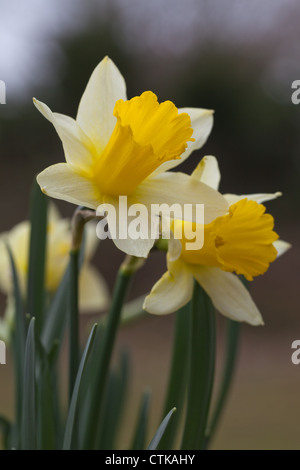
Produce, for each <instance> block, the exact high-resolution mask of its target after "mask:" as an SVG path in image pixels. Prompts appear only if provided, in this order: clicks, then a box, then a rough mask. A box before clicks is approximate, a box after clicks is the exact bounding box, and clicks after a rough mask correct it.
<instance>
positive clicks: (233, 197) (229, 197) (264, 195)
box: [223, 191, 282, 206]
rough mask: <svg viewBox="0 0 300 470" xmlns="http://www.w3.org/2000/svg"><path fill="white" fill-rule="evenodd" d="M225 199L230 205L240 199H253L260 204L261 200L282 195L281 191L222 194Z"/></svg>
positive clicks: (268, 199) (269, 199)
mask: <svg viewBox="0 0 300 470" xmlns="http://www.w3.org/2000/svg"><path fill="white" fill-rule="evenodd" d="M223 196H224V197H225V199H226V201H227V202H228V204H229V205H230V206H232V204H235V203H236V202H238V201H241V200H242V199H245V198H246V199H248V200H249V201H255V202H257V203H258V204H262V203H263V202H267V201H272V199H276V198H277V197H280V196H282V193H281V192H279V191H277V192H276V193H257V194H242V195H237V194H223Z"/></svg>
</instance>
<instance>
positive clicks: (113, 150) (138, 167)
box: [93, 91, 194, 196]
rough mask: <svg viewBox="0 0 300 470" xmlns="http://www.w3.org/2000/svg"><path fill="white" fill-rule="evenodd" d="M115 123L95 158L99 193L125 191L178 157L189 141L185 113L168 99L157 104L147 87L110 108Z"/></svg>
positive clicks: (120, 193)
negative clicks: (139, 93) (107, 140)
mask: <svg viewBox="0 0 300 470" xmlns="http://www.w3.org/2000/svg"><path fill="white" fill-rule="evenodd" d="M114 115H115V116H116V118H117V123H116V126H115V128H114V130H113V133H112V135H111V137H110V140H109V142H108V144H107V145H106V147H105V149H104V150H103V152H102V154H101V155H100V156H99V158H98V159H97V162H96V164H95V168H94V171H93V174H94V180H95V182H96V184H97V185H98V187H99V190H100V191H101V193H102V194H106V195H110V196H120V195H129V194H131V193H132V192H133V191H134V189H135V188H136V187H137V186H138V185H139V184H140V183H141V182H142V181H143V180H144V179H145V178H147V176H149V175H150V174H151V173H152V172H153V171H154V170H155V169H156V168H157V167H158V166H160V165H161V164H162V163H163V162H165V161H167V160H173V159H177V158H180V155H181V154H182V153H183V152H184V150H185V149H186V147H187V141H192V140H194V139H192V137H191V136H192V134H193V129H192V128H191V120H190V117H189V115H188V114H186V113H181V114H179V113H178V109H177V108H176V106H175V105H174V104H173V103H172V102H171V101H165V102H163V103H161V104H159V103H158V102H157V97H156V95H155V94H154V93H152V92H151V91H146V92H144V93H143V94H142V95H141V96H136V97H135V98H132V99H131V100H129V101H123V100H119V101H117V102H116V105H115V108H114Z"/></svg>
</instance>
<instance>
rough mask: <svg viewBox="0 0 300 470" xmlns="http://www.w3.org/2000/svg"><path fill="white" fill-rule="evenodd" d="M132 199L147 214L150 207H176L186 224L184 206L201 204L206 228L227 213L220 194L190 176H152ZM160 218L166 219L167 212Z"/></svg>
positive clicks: (226, 207) (224, 202)
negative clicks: (145, 207)
mask: <svg viewBox="0 0 300 470" xmlns="http://www.w3.org/2000/svg"><path fill="white" fill-rule="evenodd" d="M131 197H132V199H135V200H136V201H137V202H139V203H142V204H145V205H146V206H147V207H148V208H149V210H151V205H153V204H156V205H157V204H158V205H160V204H167V205H169V206H172V205H173V204H178V205H179V206H180V207H181V209H182V218H184V219H185V220H188V218H187V211H184V207H183V206H184V204H204V222H205V223H206V224H207V223H209V222H211V221H212V220H214V219H215V218H216V217H219V216H221V215H224V214H226V212H227V211H228V203H227V201H226V200H225V199H224V198H223V196H222V195H221V194H220V193H218V192H217V191H216V190H214V189H213V188H210V187H209V186H207V185H206V184H204V183H201V182H200V181H197V180H195V179H193V178H191V177H190V176H189V175H186V174H184V173H179V172H178V173H177V172H176V173H175V172H166V173H161V174H160V175H156V176H152V175H151V176H150V177H149V178H147V179H146V180H145V181H143V182H142V183H141V184H140V186H139V187H138V188H137V189H136V190H135V191H134V193H133V194H132V195H131ZM153 209H154V208H153ZM163 215H165V216H166V217H168V215H170V214H169V212H168V210H167V208H166V213H165V214H163ZM177 218H178V217H177ZM179 218H180V217H179Z"/></svg>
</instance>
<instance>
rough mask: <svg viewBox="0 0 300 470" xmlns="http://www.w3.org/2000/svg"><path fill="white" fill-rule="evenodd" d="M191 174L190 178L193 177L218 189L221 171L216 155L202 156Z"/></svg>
mask: <svg viewBox="0 0 300 470" xmlns="http://www.w3.org/2000/svg"><path fill="white" fill-rule="evenodd" d="M191 176H192V178H195V179H196V180H198V181H201V182H202V183H205V184H207V185H208V186H210V187H211V188H214V189H217V190H218V188H219V183H220V179H221V173H220V170H219V165H218V160H217V159H216V157H213V156H206V157H203V158H202V160H201V161H200V162H199V164H198V165H197V167H196V168H195V170H194V171H193V173H192V175H191Z"/></svg>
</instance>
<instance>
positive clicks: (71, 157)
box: [33, 99, 97, 174]
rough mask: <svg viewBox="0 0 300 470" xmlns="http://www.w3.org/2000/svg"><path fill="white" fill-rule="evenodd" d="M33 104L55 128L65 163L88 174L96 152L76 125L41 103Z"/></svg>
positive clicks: (35, 102)
mask: <svg viewBox="0 0 300 470" xmlns="http://www.w3.org/2000/svg"><path fill="white" fill-rule="evenodd" d="M33 102H34V104H35V106H36V107H37V109H38V110H39V111H40V112H41V113H42V114H43V116H44V117H45V118H46V119H48V120H49V121H50V122H51V123H52V124H53V126H54V127H55V130H56V132H57V133H58V135H59V137H60V139H61V141H62V144H63V148H64V152H65V157H66V161H67V163H69V164H70V165H72V166H73V167H74V168H77V169H78V170H80V171H83V172H85V173H87V174H90V172H91V167H92V165H93V163H94V159H95V158H96V156H97V151H96V149H95V147H94V145H93V143H92V142H91V140H90V139H89V138H88V137H87V135H86V134H85V133H84V132H83V130H82V129H81V128H80V126H79V125H78V123H77V122H76V121H75V120H74V119H72V118H71V117H69V116H65V115H64V114H59V113H53V112H52V111H51V109H50V108H49V107H48V106H47V105H46V104H44V103H42V102H41V101H38V100H36V99H34V100H33Z"/></svg>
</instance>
